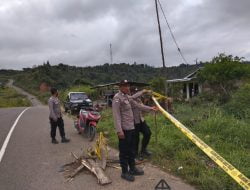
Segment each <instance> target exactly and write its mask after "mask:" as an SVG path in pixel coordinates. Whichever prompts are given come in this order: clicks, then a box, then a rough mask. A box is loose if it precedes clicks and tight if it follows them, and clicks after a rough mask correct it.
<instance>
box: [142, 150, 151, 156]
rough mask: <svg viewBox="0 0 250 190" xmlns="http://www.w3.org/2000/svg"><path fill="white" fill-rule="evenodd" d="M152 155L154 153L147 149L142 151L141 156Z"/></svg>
mask: <svg viewBox="0 0 250 190" xmlns="http://www.w3.org/2000/svg"><path fill="white" fill-rule="evenodd" d="M151 155H152V153H151V152H149V151H148V150H147V149H145V150H142V151H141V156H143V157H149V156H151Z"/></svg>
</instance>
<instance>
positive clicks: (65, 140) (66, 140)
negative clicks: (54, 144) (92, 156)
mask: <svg viewBox="0 0 250 190" xmlns="http://www.w3.org/2000/svg"><path fill="white" fill-rule="evenodd" d="M69 141H70V139H67V138H66V137H62V141H61V142H62V143H68V142H69Z"/></svg>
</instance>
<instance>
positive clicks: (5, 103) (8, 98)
mask: <svg viewBox="0 0 250 190" xmlns="http://www.w3.org/2000/svg"><path fill="white" fill-rule="evenodd" d="M30 105H31V103H30V102H29V100H28V99H27V98H26V96H23V95H20V94H18V93H17V92H16V91H15V90H14V89H12V88H8V87H3V88H0V108H6V107H27V106H30Z"/></svg>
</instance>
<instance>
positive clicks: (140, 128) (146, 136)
mask: <svg viewBox="0 0 250 190" xmlns="http://www.w3.org/2000/svg"><path fill="white" fill-rule="evenodd" d="M140 132H141V133H142V135H143V139H142V144H141V152H143V151H145V150H146V148H147V146H148V143H149V140H150V137H151V130H150V128H149V127H148V125H147V123H146V122H145V121H143V122H142V121H141V122H140V123H138V124H135V148H134V150H135V154H136V155H138V149H139V142H140Z"/></svg>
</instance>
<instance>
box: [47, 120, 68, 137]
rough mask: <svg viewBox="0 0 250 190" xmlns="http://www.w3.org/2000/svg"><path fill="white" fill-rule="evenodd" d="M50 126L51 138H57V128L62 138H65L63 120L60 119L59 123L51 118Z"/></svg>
mask: <svg viewBox="0 0 250 190" xmlns="http://www.w3.org/2000/svg"><path fill="white" fill-rule="evenodd" d="M50 126H51V131H50V136H51V138H52V139H55V138H56V128H57V127H58V128H59V131H60V135H61V137H65V132H64V122H63V119H62V118H61V117H60V118H58V119H57V121H54V120H53V119H51V118H50Z"/></svg>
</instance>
